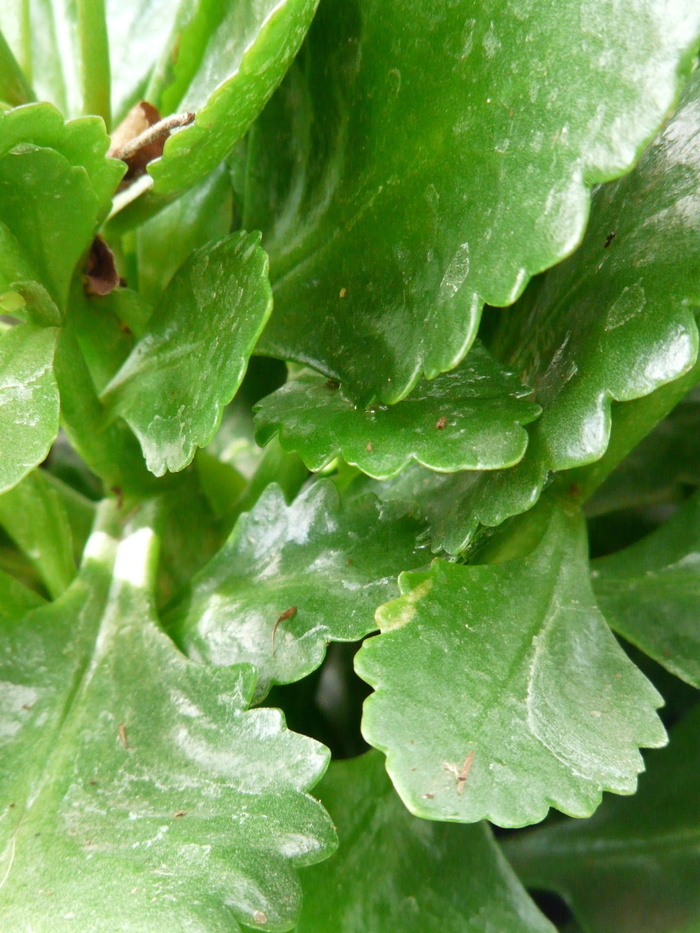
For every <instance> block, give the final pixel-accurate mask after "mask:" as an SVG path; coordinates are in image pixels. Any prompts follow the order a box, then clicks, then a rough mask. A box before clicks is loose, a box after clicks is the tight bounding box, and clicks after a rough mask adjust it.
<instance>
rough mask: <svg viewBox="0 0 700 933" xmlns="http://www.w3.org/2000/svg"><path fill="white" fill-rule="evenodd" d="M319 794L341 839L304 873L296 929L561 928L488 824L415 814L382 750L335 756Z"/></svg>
mask: <svg viewBox="0 0 700 933" xmlns="http://www.w3.org/2000/svg"><path fill="white" fill-rule="evenodd" d="M315 792H316V793H317V794H318V795H319V797H320V799H321V800H322V802H323V804H324V806H325V807H326V808H327V809H328V811H329V813H330V815H331V817H332V819H333V822H334V824H335V826H336V828H337V830H338V835H339V837H340V847H339V849H338V852H337V853H336V854H335V855H334V857H333V858H332V859H330V860H329V861H327V862H325V863H324V864H323V865H318V866H314V867H313V868H309V869H305V870H304V871H303V873H302V876H301V882H302V887H303V889H304V900H303V905H302V912H301V916H300V918H299V923H298V924H297V926H296V933H329V931H331V930H333V931H336V930H338V931H340V930H342V931H343V933H368V931H371V933H398V931H400V933H438V931H440V933H474V931H477V930H478V931H487V930H488V931H491V930H493V931H494V933H495V931H498V933H554V927H553V926H552V925H551V923H549V921H548V920H546V919H545V918H544V917H543V916H542V914H541V913H540V912H539V911H538V910H537V908H536V907H535V905H534V904H533V903H532V901H531V900H530V898H529V897H528V896H527V894H526V893H525V891H524V890H523V888H522V887H521V885H520V883H519V881H518V880H517V877H516V876H515V875H514V874H513V871H512V869H511V868H510V866H509V865H508V863H507V862H506V861H505V859H504V858H503V856H502V855H501V853H500V851H499V849H498V847H497V845H496V844H495V842H494V841H493V838H492V836H491V833H490V832H489V830H488V827H487V826H486V824H484V823H482V824H480V825H478V826H449V825H446V824H444V823H443V824H441V823H435V822H428V821H426V820H419V819H417V818H416V817H415V816H411V814H410V813H408V811H407V810H406V808H405V807H404V806H403V804H402V803H401V801H400V800H399V798H398V797H397V796H396V792H395V791H394V789H393V787H392V786H391V782H390V781H389V778H388V777H387V774H386V771H385V770H384V760H383V758H382V756H381V755H379V754H378V753H377V752H369V753H368V754H366V755H362V756H361V757H359V758H354V759H352V760H350V761H336V762H333V763H332V764H331V766H330V768H329V769H328V771H327V772H326V774H325V776H324V778H323V780H322V781H321V783H320V784H319V785H318V786H317V788H316V791H315Z"/></svg>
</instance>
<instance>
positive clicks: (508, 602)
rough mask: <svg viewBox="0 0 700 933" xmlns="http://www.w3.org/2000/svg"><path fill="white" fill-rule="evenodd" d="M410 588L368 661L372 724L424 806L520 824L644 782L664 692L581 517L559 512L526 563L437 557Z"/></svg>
mask: <svg viewBox="0 0 700 933" xmlns="http://www.w3.org/2000/svg"><path fill="white" fill-rule="evenodd" d="M399 585H400V587H401V592H402V593H403V594H404V595H403V596H402V597H401V598H400V599H398V600H396V601H394V602H392V603H388V604H387V605H385V606H382V607H381V608H380V609H378V610H377V621H378V623H379V627H380V629H381V631H382V634H381V636H380V637H379V638H372V639H370V640H369V641H367V642H365V644H364V646H363V647H362V649H361V651H360V652H359V653H358V655H357V657H356V662H355V666H356V670H357V672H358V673H359V674H360V676H361V677H363V678H364V679H365V680H367V681H368V682H369V683H370V684H371V685H372V686H373V687H375V689H376V693H375V694H373V695H372V696H371V697H370V698H369V699H368V700H367V702H366V703H365V713H364V719H363V734H364V736H365V738H366V739H367V741H368V742H370V743H371V744H372V745H374V746H375V747H377V748H380V749H381V750H383V751H386V752H387V754H388V758H387V768H388V770H389V773H390V775H391V777H392V779H393V781H394V784H395V786H396V788H397V790H398V791H399V793H400V795H401V797H402V798H403V800H404V802H405V803H406V805H407V807H408V808H409V809H410V810H411V812H413V813H415V814H416V815H417V816H425V817H430V818H432V819H443V820H463V821H466V822H475V821H477V820H480V819H483V818H488V819H490V820H492V821H493V822H494V823H497V824H498V825H500V826H521V825H523V824H525V823H532V822H536V821H538V820H541V819H543V817H544V816H545V815H546V813H547V810H548V809H549V807H550V806H555V807H558V808H559V809H560V810H563V811H564V812H565V813H570V814H571V815H574V816H588V815H590V814H591V813H592V812H593V810H594V809H595V808H596V806H597V805H598V804H599V803H600V799H601V796H602V793H601V792H602V791H603V790H611V791H615V792H616V793H622V794H631V793H633V792H634V789H635V786H636V779H637V773H638V772H639V771H641V770H642V768H643V763H642V758H641V755H640V754H639V751H638V746H639V745H648V746H657V745H663V744H664V742H665V733H664V730H663V727H662V725H661V722H660V721H659V719H658V717H657V716H656V714H655V713H654V709H655V707H657V706H659V705H661V703H662V699H661V697H660V696H659V694H658V693H657V692H656V690H655V689H654V688H653V687H652V685H651V684H650V683H649V682H648V681H647V680H646V679H645V678H644V676H643V675H642V674H641V672H640V671H639V670H638V669H637V668H636V667H635V666H634V665H633V664H632V662H631V661H629V660H628V658H627V657H626V655H625V654H624V652H623V651H622V649H621V648H620V647H619V645H618V644H617V642H616V641H615V639H614V637H613V635H612V633H611V632H610V630H609V629H608V627H607V625H606V623H605V619H604V618H603V617H602V615H601V614H600V612H599V610H598V608H597V606H596V604H595V600H594V598H593V593H592V591H591V588H590V583H589V582H588V562H587V555H586V540H585V533H584V526H583V520H582V519H581V517H580V516H578V515H576V514H573V515H567V514H565V513H564V512H560V511H559V510H558V509H555V510H554V511H553V513H552V517H551V520H550V523H549V528H548V529H547V531H546V533H545V535H544V537H543V539H542V541H541V542H540V544H539V546H538V547H537V548H536V549H535V551H534V552H532V554H530V555H529V556H527V557H525V558H520V559H517V560H510V561H507V562H505V563H500V564H496V565H491V566H488V565H486V566H470V567H465V566H460V565H457V564H449V563H446V562H444V561H435V562H434V564H433V565H432V567H431V569H430V570H429V571H428V572H427V573H412V574H402V576H401V577H400V579H399ZM407 672H410V676H409V675H407Z"/></svg>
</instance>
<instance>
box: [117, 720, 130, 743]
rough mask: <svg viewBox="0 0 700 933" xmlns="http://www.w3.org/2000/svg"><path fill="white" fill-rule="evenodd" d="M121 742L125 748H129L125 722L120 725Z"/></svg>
mask: <svg viewBox="0 0 700 933" xmlns="http://www.w3.org/2000/svg"><path fill="white" fill-rule="evenodd" d="M119 741H120V742H121V743H122V745H123V746H124V748H128V747H129V743H128V741H127V738H126V726H125V725H124V723H123V722H120V723H119Z"/></svg>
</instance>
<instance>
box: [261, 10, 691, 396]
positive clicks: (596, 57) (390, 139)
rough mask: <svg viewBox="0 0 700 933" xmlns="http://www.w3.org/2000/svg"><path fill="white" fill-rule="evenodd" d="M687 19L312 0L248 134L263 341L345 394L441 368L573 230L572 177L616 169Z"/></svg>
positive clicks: (646, 130) (673, 85) (577, 217)
mask: <svg viewBox="0 0 700 933" xmlns="http://www.w3.org/2000/svg"><path fill="white" fill-rule="evenodd" d="M699 33H700V8H698V7H697V5H696V4H693V3H690V2H682V3H678V4H674V5H672V6H670V7H669V5H668V4H666V3H657V2H645V3H644V4H643V5H642V7H640V5H639V3H638V2H636V0H623V2H621V3H617V4H614V5H610V4H597V5H592V4H587V5H585V6H584V7H582V6H581V3H580V0H549V2H545V3H542V2H537V3H536V2H532V0H518V2H516V3H505V2H503V0H488V2H482V3H479V4H474V3H473V2H472V0H455V2H451V3H440V4H437V5H436V4H434V3H432V4H431V3H427V4H426V3H425V2H423V0H327V2H325V3H324V4H322V6H321V9H320V11H319V15H318V16H317V18H316V20H315V22H314V24H313V26H312V29H311V31H310V33H309V40H308V42H307V44H306V46H305V48H304V50H303V51H302V53H301V56H300V59H299V62H298V66H295V68H294V69H293V70H292V73H291V74H290V77H289V78H288V80H287V81H286V82H285V84H284V85H283V88H282V90H281V92H280V93H279V94H278V95H277V97H276V98H275V99H274V100H273V102H272V103H271V105H270V106H269V107H268V108H267V110H266V111H265V113H264V114H263V116H262V119H261V121H259V122H258V123H257V124H256V126H255V128H254V130H253V133H252V136H251V141H250V146H249V161H248V165H249V174H248V177H249V185H248V190H247V192H246V203H245V223H246V224H247V225H248V226H249V228H250V229H252V228H254V227H255V228H257V227H260V228H261V229H263V230H264V231H265V237H266V239H265V246H266V249H267V250H268V251H269V253H270V259H271V269H272V282H273V286H274V288H275V309H276V310H275V314H274V316H273V319H272V321H271V324H270V327H269V328H268V331H267V333H266V335H265V338H264V343H263V346H264V348H265V349H266V351H267V352H270V353H271V354H273V355H276V356H281V357H282V358H284V359H293V360H297V361H299V362H304V363H308V364H309V365H311V366H313V367H314V368H315V369H318V370H320V371H322V372H324V373H326V375H328V376H332V377H334V378H336V379H338V380H339V381H340V382H341V383H342V384H343V385H344V387H345V388H346V390H347V393H348V395H350V396H351V397H353V398H356V399H359V400H360V401H365V400H368V399H369V398H371V397H372V396H374V395H378V396H379V397H380V398H381V399H382V400H383V401H385V402H390V403H391V402H396V401H398V400H399V399H401V398H402V397H403V396H404V395H406V394H407V393H408V392H409V391H410V389H411V387H412V386H413V385H415V383H416V381H417V380H418V378H419V377H420V375H421V373H423V372H424V373H425V374H426V375H427V376H428V377H429V378H431V377H433V376H436V375H437V374H438V373H440V372H443V371H445V370H448V369H451V368H452V367H453V366H455V365H456V364H457V363H458V362H459V360H460V359H462V357H463V356H464V354H465V352H466V351H467V349H468V347H469V345H470V344H471V342H472V340H473V339H474V336H475V334H476V327H477V324H478V321H479V314H480V310H481V306H482V304H483V302H484V301H486V302H488V303H489V304H493V305H505V304H510V303H511V302H513V301H514V300H515V299H516V298H517V297H518V295H519V294H520V292H521V291H522V289H523V287H524V285H525V283H526V281H527V279H528V277H529V276H531V275H533V274H534V273H536V272H539V271H541V270H542V269H545V268H547V267H549V266H551V265H553V264H554V263H556V262H558V261H559V260H561V259H562V258H563V257H564V256H566V255H567V254H568V253H569V252H571V250H572V249H573V248H574V247H575V246H576V245H577V243H578V241H579V240H580V238H581V235H582V233H583V229H584V226H585V223H586V218H587V213H588V191H587V186H588V185H591V184H593V183H597V182H601V181H606V180H609V179H611V178H616V177H617V176H619V175H620V174H621V173H622V172H624V171H625V170H627V169H628V168H629V167H630V166H631V165H632V163H633V162H634V160H635V158H636V157H637V156H638V154H639V152H640V150H641V148H642V147H643V146H644V145H645V144H646V142H647V141H648V139H649V138H650V136H651V135H652V134H653V133H654V132H655V131H656V129H657V127H658V126H659V124H660V123H661V121H662V120H663V119H664V117H665V116H666V114H667V112H668V111H669V110H670V108H671V107H672V106H673V103H674V100H675V98H676V95H677V93H678V91H679V89H680V83H681V79H680V75H682V74H687V73H688V72H689V71H690V69H691V67H692V62H693V56H694V51H695V48H696V46H697V41H698V34H699ZM573 75H575V76H576V77H575V80H572V76H573ZM601 101H604V102H605V104H604V106H602V105H601ZM606 233H607V231H606Z"/></svg>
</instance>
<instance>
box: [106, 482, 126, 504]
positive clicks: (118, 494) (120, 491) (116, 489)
mask: <svg viewBox="0 0 700 933" xmlns="http://www.w3.org/2000/svg"><path fill="white" fill-rule="evenodd" d="M109 491H110V492H111V493H114V495H115V496H116V499H117V508H118V509H121V507H122V506H123V505H124V490H123V489H121V488H120V487H119V486H112V488H111V489H110V490H109Z"/></svg>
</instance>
